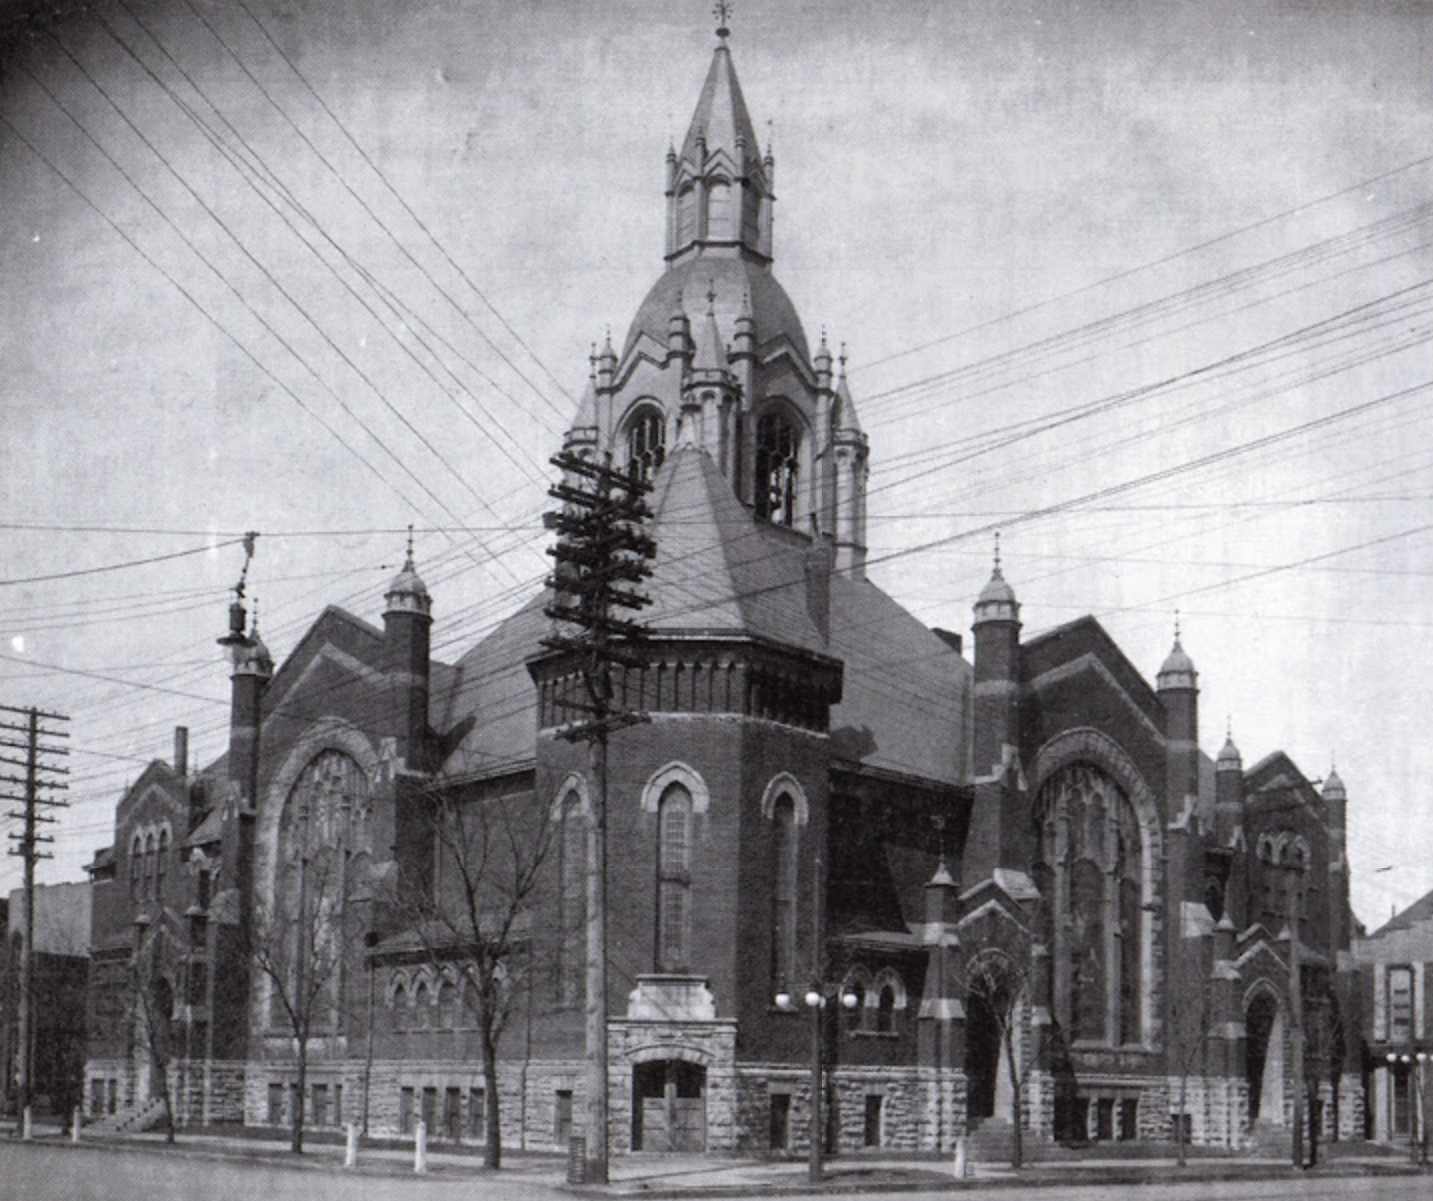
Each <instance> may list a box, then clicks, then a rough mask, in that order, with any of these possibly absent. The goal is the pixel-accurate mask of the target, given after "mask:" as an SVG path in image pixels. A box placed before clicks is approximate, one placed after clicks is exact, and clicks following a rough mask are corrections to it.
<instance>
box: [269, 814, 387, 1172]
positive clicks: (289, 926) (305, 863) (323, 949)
mask: <svg viewBox="0 0 1433 1201" xmlns="http://www.w3.org/2000/svg"><path fill="white" fill-rule="evenodd" d="M352 875H353V872H352V871H351V865H350V864H349V862H348V856H347V855H346V854H345V853H344V852H343V850H342V847H341V845H336V844H334V845H324V843H323V842H322V841H321V840H320V839H318V838H311V837H310V836H309V831H307V830H304V829H300V831H299V834H298V836H297V837H296V838H293V839H291V840H290V844H289V851H288V853H287V854H286V861H285V862H284V863H283V864H282V865H281V870H280V872H279V878H278V880H277V881H276V885H275V888H274V891H273V894H272V895H271V896H270V897H269V898H266V899H260V900H259V901H258V902H257V903H256V904H255V907H254V913H253V917H252V920H251V922H250V926H249V959H250V961H251V962H252V963H253V965H254V967H255V968H256V969H257V970H258V971H259V973H260V974H261V976H262V977H263V978H264V980H265V981H266V982H267V985H268V994H269V1006H270V1011H269V1014H268V1018H269V1020H270V1021H272V1022H274V1023H275V1024H282V1025H283V1026H284V1027H285V1028H286V1029H287V1030H288V1031H289V1032H290V1033H291V1034H292V1036H293V1045H294V1057H295V1061H296V1077H297V1080H296V1083H297V1087H296V1089H295V1090H294V1096H293V1104H292V1106H291V1108H292V1113H291V1114H290V1130H291V1137H290V1143H289V1146H290V1149H291V1150H292V1151H293V1152H294V1153H295V1154H299V1153H301V1152H302V1151H303V1138H304V1118H305V1108H304V1102H305V1091H306V1088H307V1084H308V1064H309V1052H310V1048H311V1046H312V1044H313V1042H314V1041H315V1040H316V1039H318V1038H322V1037H325V1036H328V1035H331V1034H335V1033H337V1032H338V1030H339V1028H340V1025H341V1022H342V1019H343V1017H344V1015H345V1013H346V1009H347V1004H346V1002H347V998H346V995H345V985H346V977H347V975H348V970H347V969H348V967H349V965H350V962H351V961H353V960H354V959H355V958H356V954H355V953H356V949H357V947H358V946H359V944H360V943H361V941H362V937H363V934H364V931H365V929H366V924H365V923H364V922H363V921H361V920H360V917H361V916H362V915H361V913H360V912H359V910H361V909H363V908H364V906H363V905H362V904H361V903H359V902H360V901H361V900H363V899H364V896H363V894H362V892H361V888H360V887H357V886H361V885H363V884H365V883H366V882H364V881H356V880H354V879H352V878H351V877H352Z"/></svg>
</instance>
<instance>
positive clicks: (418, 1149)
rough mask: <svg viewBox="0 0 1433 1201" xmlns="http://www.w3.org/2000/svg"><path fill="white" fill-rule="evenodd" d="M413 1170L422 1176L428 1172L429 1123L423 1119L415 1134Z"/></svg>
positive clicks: (420, 1120)
mask: <svg viewBox="0 0 1433 1201" xmlns="http://www.w3.org/2000/svg"><path fill="white" fill-rule="evenodd" d="M413 1170H414V1171H415V1172H418V1173H420V1174H421V1173H423V1172H426V1171H427V1170H428V1123H427V1122H425V1121H423V1120H422V1119H421V1118H420V1119H419V1121H418V1128H417V1130H415V1131H414V1132H413Z"/></svg>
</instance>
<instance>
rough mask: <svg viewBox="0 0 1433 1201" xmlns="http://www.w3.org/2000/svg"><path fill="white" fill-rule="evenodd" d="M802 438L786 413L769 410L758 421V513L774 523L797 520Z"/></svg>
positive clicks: (756, 496) (788, 523)
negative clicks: (799, 459)
mask: <svg viewBox="0 0 1433 1201" xmlns="http://www.w3.org/2000/svg"><path fill="white" fill-rule="evenodd" d="M800 450H801V439H800V437H799V436H798V435H797V432H796V427H795V426H794V425H793V424H792V423H791V422H790V421H789V420H788V419H787V417H786V415H785V414H784V413H780V412H775V411H773V412H769V413H766V414H764V415H763V416H762V417H761V418H760V419H759V420H758V421H757V423H756V479H755V484H756V495H755V500H756V515H757V516H758V517H764V518H766V520H767V521H769V522H771V523H772V524H773V525H787V526H789V525H792V524H794V522H795V520H796V502H797V485H798V482H799V475H800V470H799V462H798V456H799V454H800Z"/></svg>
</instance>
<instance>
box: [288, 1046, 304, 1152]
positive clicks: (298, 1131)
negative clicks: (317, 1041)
mask: <svg viewBox="0 0 1433 1201" xmlns="http://www.w3.org/2000/svg"><path fill="white" fill-rule="evenodd" d="M296 1041H297V1042H298V1051H299V1077H298V1086H297V1088H296V1089H295V1090H294V1093H295V1095H294V1112H293V1137H292V1138H291V1139H290V1141H289V1150H290V1151H292V1152H293V1153H294V1154H295V1155H302V1154H303V1149H304V1089H305V1088H307V1087H308V1039H306V1038H303V1037H302V1036H301V1037H299V1038H298V1039H297V1040H296Z"/></svg>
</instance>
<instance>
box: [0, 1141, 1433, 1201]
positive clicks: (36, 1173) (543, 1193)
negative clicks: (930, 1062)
mask: <svg viewBox="0 0 1433 1201" xmlns="http://www.w3.org/2000/svg"><path fill="white" fill-rule="evenodd" d="M412 1163H413V1159H412V1152H411V1150H405V1149H402V1148H397V1147H386V1148H365V1149H364V1150H363V1152H362V1153H361V1155H360V1162H359V1165H358V1167H357V1168H355V1169H345V1168H344V1167H343V1148H342V1147H341V1146H335V1145H333V1144H313V1145H311V1146H310V1147H309V1148H308V1149H307V1150H306V1151H305V1154H304V1155H302V1156H293V1155H291V1154H290V1153H289V1152H288V1150H287V1146H286V1144H284V1143H280V1142H271V1141H260V1140H255V1139H250V1138H243V1137H235V1136H229V1137H224V1136H216V1135H214V1134H211V1133H207V1132H199V1133H195V1134H192V1135H191V1134H181V1135H180V1137H179V1142H178V1143H177V1144H176V1145H175V1146H173V1147H170V1146H166V1145H165V1144H164V1141H163V1136H162V1135H152V1134H151V1135H139V1136H129V1137H122V1138H110V1139H106V1140H103V1141H99V1140H94V1139H91V1140H87V1141H81V1142H80V1143H79V1144H77V1145H76V1144H71V1143H70V1142H69V1141H68V1140H66V1139H64V1138H62V1137H61V1136H60V1135H59V1133H58V1131H56V1130H46V1129H45V1128H41V1129H40V1131H39V1132H38V1135H37V1138H36V1139H35V1140H34V1141H32V1142H29V1143H23V1142H20V1141H19V1140H18V1139H13V1138H5V1137H3V1136H0V1201H8V1199H9V1198H15V1201H20V1199H21V1198H23V1199H24V1201H87V1199H89V1198H94V1199H95V1201H129V1199H130V1198H133V1199H135V1201H169V1199H171V1198H174V1199H176V1201H177V1199H178V1198H184V1199H186V1201H189V1199H192V1198H193V1197H194V1195H195V1193H196V1191H198V1192H199V1193H200V1194H201V1195H204V1196H210V1197H223V1198H230V1197H234V1198H261V1199H262V1201H289V1199H290V1198H293V1199H299V1198H302V1199H304V1201H328V1199H329V1198H334V1199H337V1198H351V1197H356V1196H357V1197H362V1198H364V1201H390V1199H396V1198H400V1197H401V1198H404V1199H406V1201H411V1199H416V1198H428V1197H433V1198H440V1199H441V1198H447V1197H457V1196H459V1195H462V1196H463V1197H465V1198H471V1197H473V1196H474V1195H475V1193H477V1194H480V1195H481V1196H482V1197H483V1198H484V1199H485V1201H486V1199H488V1198H491V1199H492V1201H555V1199H564V1201H574V1198H576V1197H582V1198H587V1199H592V1201H595V1199H598V1198H603V1197H612V1198H630V1197H638V1196H641V1197H663V1196H665V1197H677V1198H687V1199H691V1201H694V1199H695V1198H698V1197H723V1198H734V1199H736V1198H745V1197H751V1198H762V1199H763V1201H765V1199H767V1198H770V1197H771V1196H773V1195H781V1194H785V1195H798V1194H801V1193H811V1192H816V1191H820V1192H832V1193H837V1194H847V1193H856V1192H861V1193H869V1194H872V1195H891V1194H900V1195H901V1196H903V1197H912V1198H916V1197H923V1196H929V1197H932V1198H936V1197H939V1198H941V1199H942V1201H949V1199H950V1198H951V1197H952V1195H955V1194H958V1195H960V1196H961V1197H963V1198H972V1199H976V1198H979V1199H984V1198H991V1199H994V1198H1000V1199H1002V1201H1010V1199H1011V1198H1012V1197H1018V1196H1024V1195H1026V1194H1027V1193H1031V1192H1043V1193H1045V1195H1046V1196H1049V1197H1051V1198H1056V1197H1058V1198H1059V1199H1060V1201H1066V1199H1067V1198H1068V1199H1069V1201H1109V1197H1110V1191H1111V1189H1112V1188H1114V1187H1118V1189H1119V1193H1120V1195H1121V1197H1122V1198H1123V1197H1130V1198H1143V1197H1158V1198H1159V1199H1160V1201H1183V1199H1185V1198H1188V1199H1189V1201H1203V1199H1205V1198H1211V1199H1218V1201H1263V1199H1265V1198H1281V1197H1297V1198H1300V1201H1324V1199H1328V1201H1334V1199H1338V1201H1355V1199H1360V1198H1377V1199H1378V1201H1385V1199H1387V1201H1433V1175H1428V1174H1422V1175H1418V1174H1410V1170H1409V1165H1408V1164H1407V1161H1406V1160H1404V1159H1400V1158H1396V1157H1390V1156H1389V1155H1388V1154H1386V1153H1377V1152H1376V1151H1374V1150H1371V1151H1370V1154H1368V1155H1366V1156H1354V1157H1342V1158H1340V1159H1339V1160H1337V1161H1336V1162H1334V1163H1333V1164H1327V1165H1321V1166H1320V1167H1319V1168H1317V1169H1315V1170H1313V1171H1311V1172H1304V1173H1299V1172H1295V1171H1294V1170H1293V1169H1292V1168H1290V1167H1288V1166H1287V1164H1285V1163H1284V1162H1283V1161H1281V1160H1272V1159H1270V1160H1251V1159H1245V1158H1239V1159H1209V1158H1200V1159H1193V1160H1191V1162H1190V1165H1189V1166H1188V1167H1186V1168H1178V1167H1176V1166H1175V1163H1174V1161H1173V1160H1172V1159H1169V1160H1160V1159H1128V1160H1115V1159H1104V1158H1090V1159H1083V1160H1077V1161H1074V1160H1067V1161H1062V1162H1059V1163H1044V1164H1036V1165H1034V1166H1032V1167H1030V1168H1026V1169H1024V1170H1023V1171H1021V1172H1020V1173H1018V1174H1017V1173H1016V1172H1015V1171H1014V1170H1013V1169H1011V1168H1010V1167H1009V1166H1008V1165H1004V1164H975V1165H972V1168H973V1170H972V1173H971V1176H970V1178H969V1179H966V1180H959V1181H957V1180H955V1179H954V1178H953V1174H952V1171H951V1164H950V1162H949V1161H937V1160H931V1159H916V1158H898V1157H880V1158H874V1157H865V1156H842V1157H840V1158H839V1159H837V1160H833V1161H830V1162H829V1163H828V1165H827V1176H826V1180H825V1181H824V1182H823V1184H822V1185H821V1186H812V1185H811V1184H810V1183H809V1181H808V1178H807V1170H806V1165H805V1164H804V1163H803V1162H797V1161H793V1160H785V1161H772V1160H761V1159H735V1158H731V1159H727V1158H713V1157H704V1156H670V1157H668V1156H661V1157H656V1156H652V1157H648V1156H623V1157H618V1158H614V1159H613V1160H612V1170H611V1177H612V1179H611V1183H610V1184H608V1185H607V1186H605V1187H595V1186H589V1187H578V1188H569V1187H567V1186H566V1185H565V1177H564V1173H565V1163H564V1162H563V1161H562V1159H561V1158H560V1157H558V1156H555V1155H523V1154H521V1153H517V1154H509V1155H506V1156H505V1159H504V1166H503V1169H502V1171H501V1172H499V1173H492V1172H488V1171H486V1170H485V1169H484V1168H483V1167H482V1160H481V1158H480V1157H479V1156H477V1155H474V1154H472V1153H453V1152H451V1151H444V1150H442V1149H435V1150H433V1151H431V1152H430V1154H429V1157H428V1166H429V1171H428V1173H427V1174H426V1175H423V1176H418V1175H415V1174H414V1173H413V1170H412Z"/></svg>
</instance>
